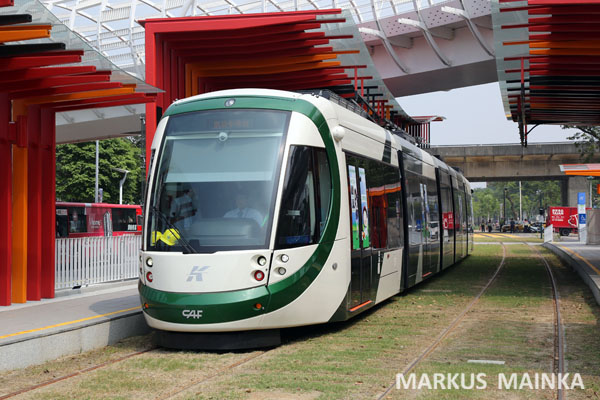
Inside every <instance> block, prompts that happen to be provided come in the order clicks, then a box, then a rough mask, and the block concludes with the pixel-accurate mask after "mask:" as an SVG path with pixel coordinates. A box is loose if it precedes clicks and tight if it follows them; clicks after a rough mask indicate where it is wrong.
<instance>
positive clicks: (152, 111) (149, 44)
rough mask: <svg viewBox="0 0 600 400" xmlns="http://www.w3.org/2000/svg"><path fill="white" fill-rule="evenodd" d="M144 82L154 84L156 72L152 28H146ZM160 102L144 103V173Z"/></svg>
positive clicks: (147, 165)
mask: <svg viewBox="0 0 600 400" xmlns="http://www.w3.org/2000/svg"><path fill="white" fill-rule="evenodd" d="M145 50H146V82H148V83H149V84H150V85H154V86H156V81H157V74H156V64H155V63H156V36H155V35H154V31H153V30H152V28H148V29H146V48H145ZM157 104H160V102H159V101H158V100H157V102H156V103H146V175H147V174H148V170H149V169H150V155H151V151H150V148H151V146H152V139H154V132H155V131H156V124H157V122H158V121H157V120H156V105H157Z"/></svg>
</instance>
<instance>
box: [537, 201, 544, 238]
mask: <svg viewBox="0 0 600 400" xmlns="http://www.w3.org/2000/svg"><path fill="white" fill-rule="evenodd" d="M535 193H536V194H537V195H538V196H540V210H539V215H543V214H542V212H543V211H544V210H543V208H542V191H541V190H536V191H535ZM543 229H544V223H543V222H542V224H541V229H540V239H543V238H544V237H543V233H544V232H543Z"/></svg>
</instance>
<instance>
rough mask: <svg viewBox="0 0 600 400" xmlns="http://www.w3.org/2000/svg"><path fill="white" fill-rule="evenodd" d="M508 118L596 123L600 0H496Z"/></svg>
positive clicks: (599, 120)
mask: <svg viewBox="0 0 600 400" xmlns="http://www.w3.org/2000/svg"><path fill="white" fill-rule="evenodd" d="M492 16H493V21H494V36H495V39H494V40H495V42H496V43H495V45H496V55H497V66H498V79H499V81H500V88H501V92H502V99H503V102H504V108H505V111H506V115H507V118H509V119H512V120H513V121H515V122H518V123H519V126H520V135H521V141H522V143H523V144H526V143H527V133H528V129H527V126H528V125H534V124H571V125H598V124H600V112H599V111H600V97H599V95H600V40H599V39H600V1H599V0H527V1H516V0H499V3H497V2H495V3H494V9H493V14H492Z"/></svg>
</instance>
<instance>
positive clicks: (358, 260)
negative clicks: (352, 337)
mask: <svg viewBox="0 0 600 400" xmlns="http://www.w3.org/2000/svg"><path fill="white" fill-rule="evenodd" d="M366 179H367V178H366V173H365V170H364V168H361V167H355V166H353V165H348V180H349V189H350V218H351V220H350V224H351V231H352V232H351V239H352V243H351V246H352V251H351V277H350V303H349V304H348V310H349V311H351V312H352V311H357V310H358V309H360V308H361V307H362V306H364V305H366V304H368V303H369V302H370V301H371V300H372V299H371V288H372V285H373V282H372V279H373V274H372V269H373V267H374V266H373V265H372V253H373V251H372V246H371V237H370V232H369V205H368V196H367V180H366ZM375 267H376V266H375Z"/></svg>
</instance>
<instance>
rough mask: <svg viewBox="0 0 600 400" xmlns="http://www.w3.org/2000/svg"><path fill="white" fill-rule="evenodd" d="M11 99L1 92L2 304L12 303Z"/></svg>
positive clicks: (0, 199) (0, 257) (0, 204)
mask: <svg viewBox="0 0 600 400" xmlns="http://www.w3.org/2000/svg"><path fill="white" fill-rule="evenodd" d="M10 124H11V123H10V100H9V99H8V95H7V94H6V93H1V92H0V306H8V305H10V304H11V302H12V301H11V290H12V289H11V283H12V155H11V140H10V135H9V131H10Z"/></svg>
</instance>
